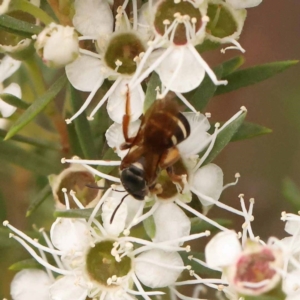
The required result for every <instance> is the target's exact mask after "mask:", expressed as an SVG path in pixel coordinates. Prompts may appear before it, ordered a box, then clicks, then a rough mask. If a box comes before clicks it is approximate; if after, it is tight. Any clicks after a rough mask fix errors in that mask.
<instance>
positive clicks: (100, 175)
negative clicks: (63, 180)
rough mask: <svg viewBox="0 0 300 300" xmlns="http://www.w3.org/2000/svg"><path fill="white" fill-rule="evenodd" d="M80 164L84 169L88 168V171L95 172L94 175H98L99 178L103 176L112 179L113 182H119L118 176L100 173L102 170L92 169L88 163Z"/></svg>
mask: <svg viewBox="0 0 300 300" xmlns="http://www.w3.org/2000/svg"><path fill="white" fill-rule="evenodd" d="M82 166H83V167H85V168H86V169H88V170H89V171H91V172H92V173H93V174H95V175H97V176H99V177H101V178H105V179H107V180H110V181H113V182H118V183H120V182H121V180H120V178H117V177H115V176H111V175H108V174H105V173H102V172H100V171H98V170H96V169H94V168H92V167H90V166H88V165H84V164H83V165H82Z"/></svg>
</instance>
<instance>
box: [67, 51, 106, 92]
mask: <svg viewBox="0 0 300 300" xmlns="http://www.w3.org/2000/svg"><path fill="white" fill-rule="evenodd" d="M101 68H102V64H101V61H100V59H98V58H94V57H90V56H87V55H82V56H79V57H78V58H77V59H76V60H75V61H73V62H72V63H70V64H68V65H67V66H66V68H65V70H66V74H67V77H68V79H69V81H70V82H71V84H72V85H73V86H74V88H75V89H77V90H80V91H83V92H91V91H92V90H93V88H94V87H95V86H96V84H97V83H98V82H99V80H101V78H103V81H104V75H103V72H102V71H101ZM103 81H102V82H103Z"/></svg>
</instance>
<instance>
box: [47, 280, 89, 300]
mask: <svg viewBox="0 0 300 300" xmlns="http://www.w3.org/2000/svg"><path fill="white" fill-rule="evenodd" d="M87 294H88V290H87V288H85V287H83V286H81V285H80V282H79V281H78V278H77V277H75V276H71V275H70V276H63V277H60V278H59V279H58V280H56V281H55V283H54V284H53V285H52V286H51V287H50V299H52V300H70V299H74V300H75V299H76V300H85V299H86V296H87Z"/></svg>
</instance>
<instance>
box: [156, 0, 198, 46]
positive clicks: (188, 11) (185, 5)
mask: <svg viewBox="0 0 300 300" xmlns="http://www.w3.org/2000/svg"><path fill="white" fill-rule="evenodd" d="M178 14H179V15H180V16H182V17H183V18H184V17H186V16H188V17H189V20H188V21H186V22H189V23H190V26H192V27H193V26H195V32H197V31H198V30H199V28H200V27H201V13H200V11H199V9H197V8H195V7H194V6H193V5H192V4H191V3H189V2H187V1H180V2H178V3H175V2H174V0H166V1H163V2H162V3H161V4H160V5H159V6H158V8H157V11H156V15H155V20H154V26H155V29H156V31H157V32H158V33H159V34H160V35H164V34H165V31H166V30H167V28H168V27H169V26H171V24H172V23H173V21H174V20H175V19H176V15H178ZM174 15H175V16H174ZM192 19H193V20H195V24H192V22H191V20H192ZM166 20H168V23H169V25H168V27H166V25H165V22H166ZM186 26H187V25H185V24H184V23H179V24H177V27H176V29H175V34H174V39H173V43H174V44H176V45H185V44H186V43H187V33H186V32H187V28H186ZM171 35H172V31H171V33H170V34H169V37H170V36H171Z"/></svg>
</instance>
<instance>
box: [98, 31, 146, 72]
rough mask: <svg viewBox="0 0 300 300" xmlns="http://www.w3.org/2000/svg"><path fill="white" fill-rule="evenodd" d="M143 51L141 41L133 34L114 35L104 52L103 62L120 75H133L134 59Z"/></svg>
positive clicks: (134, 68)
mask: <svg viewBox="0 0 300 300" xmlns="http://www.w3.org/2000/svg"><path fill="white" fill-rule="evenodd" d="M144 51H145V47H144V45H143V43H142V42H141V40H140V39H139V38H138V37H137V36H136V35H135V34H134V33H128V32H127V33H118V34H116V35H114V36H113V37H112V38H111V40H110V42H109V45H108V47H107V49H106V51H105V55H104V60H105V62H106V64H107V65H108V66H109V67H110V68H111V69H113V70H115V69H116V68H117V69H116V70H117V72H118V73H121V74H133V73H134V72H135V70H136V63H135V61H134V59H135V58H136V57H138V56H139V55H140V53H141V52H144Z"/></svg>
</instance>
